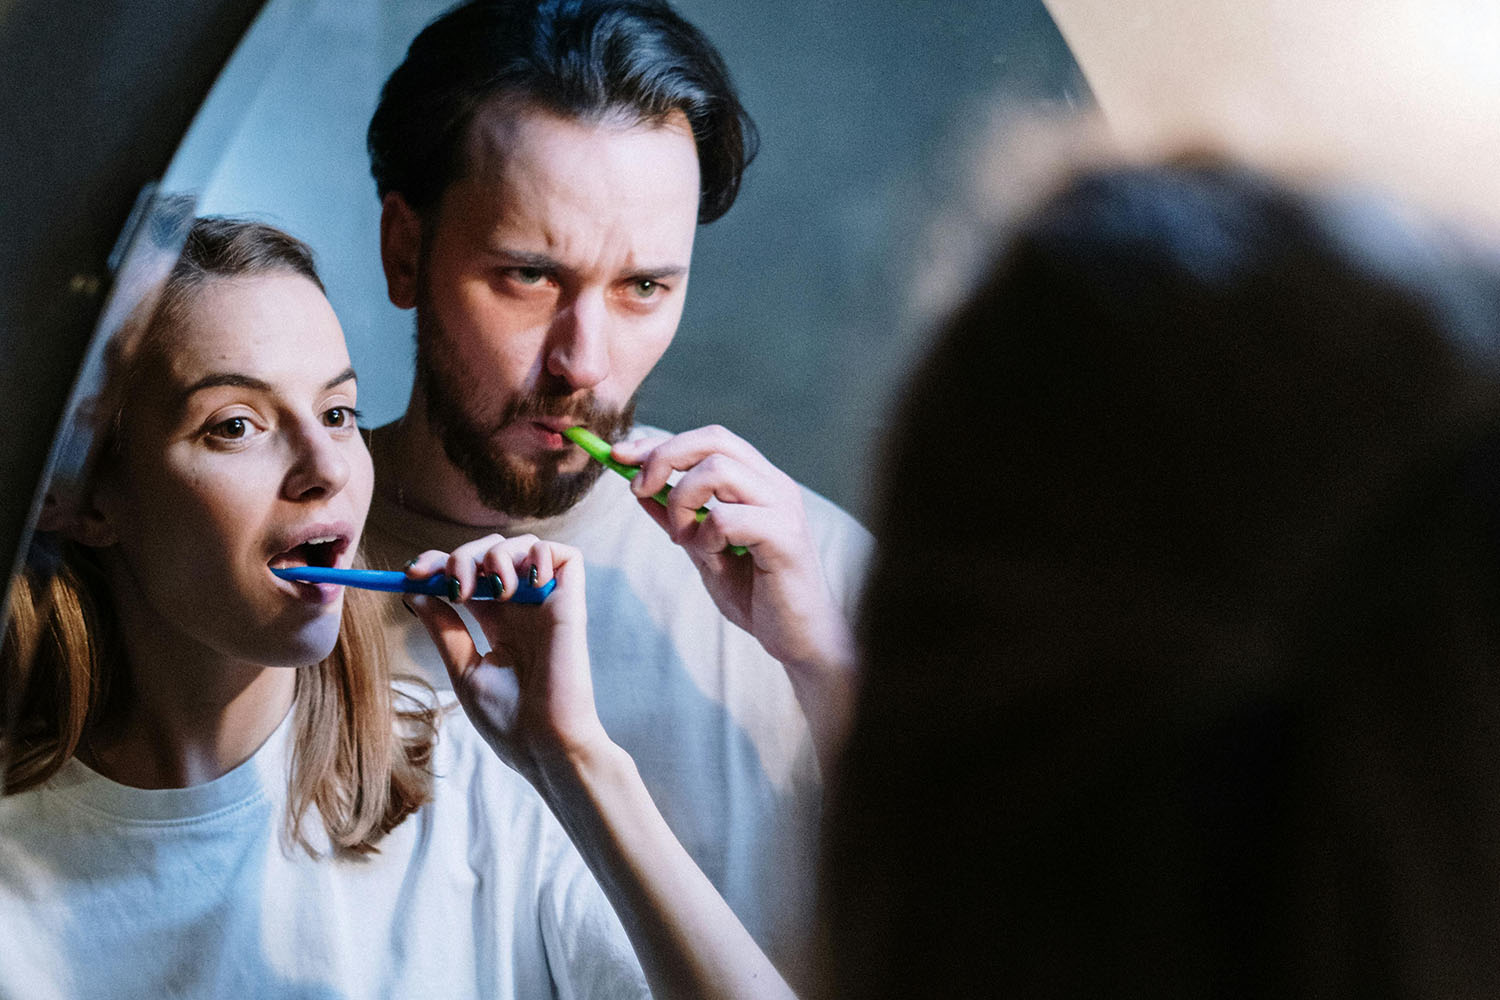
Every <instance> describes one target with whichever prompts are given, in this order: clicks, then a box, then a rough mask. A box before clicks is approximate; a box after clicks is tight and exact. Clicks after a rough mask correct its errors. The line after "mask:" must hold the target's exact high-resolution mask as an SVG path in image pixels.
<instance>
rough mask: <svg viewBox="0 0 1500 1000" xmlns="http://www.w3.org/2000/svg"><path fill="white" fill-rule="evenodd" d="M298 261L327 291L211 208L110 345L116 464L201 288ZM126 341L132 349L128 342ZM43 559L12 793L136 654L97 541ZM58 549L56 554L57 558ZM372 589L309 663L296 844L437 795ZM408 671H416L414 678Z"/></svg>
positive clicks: (392, 815)
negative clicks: (149, 372) (155, 292)
mask: <svg viewBox="0 0 1500 1000" xmlns="http://www.w3.org/2000/svg"><path fill="white" fill-rule="evenodd" d="M277 271H282V272H286V271H290V272H292V273H294V274H300V275H302V276H303V277H305V278H307V279H308V280H310V281H312V282H313V283H314V284H315V285H317V286H318V288H319V289H320V290H321V289H322V288H323V283H322V281H321V280H319V278H318V275H317V271H316V270H315V269H314V267H313V258H312V252H311V251H310V250H309V249H308V247H307V246H306V245H305V244H303V243H302V242H300V241H299V240H297V239H295V238H293V237H291V236H288V235H287V234H286V233H283V232H281V231H280V230H277V229H274V228H272V227H270V226H266V225H262V224H260V223H254V222H246V221H242V220H235V219H222V218H206V219H199V220H198V221H197V222H195V223H194V225H193V228H192V231H191V233H190V234H189V236H188V240H187V244H186V246H185V247H184V249H183V252H182V256H181V257H180V258H179V260H178V262H177V264H176V265H175V266H174V267H173V269H172V273H171V275H170V276H169V277H168V279H167V282H166V285H165V287H164V289H163V290H162V292H161V295H160V296H159V298H158V299H157V300H156V303H155V305H154V306H153V307H152V309H151V311H150V314H149V318H148V320H147V322H146V323H145V324H144V327H143V328H142V329H143V332H142V333H141V334H140V336H139V337H138V338H130V339H122V340H121V341H120V342H119V343H118V344H112V345H111V356H110V361H109V374H108V378H107V380H106V381H107V383H113V386H110V385H106V389H105V393H104V397H103V398H104V399H106V400H109V401H110V402H109V403H107V404H106V405H104V406H102V407H101V408H100V412H101V413H102V414H103V420H102V421H101V422H100V424H101V426H100V428H99V430H100V437H99V441H98V444H97V450H98V451H99V453H100V454H101V456H102V458H101V462H102V463H103V464H105V465H107V464H108V462H109V461H110V459H111V457H112V456H118V454H119V451H120V443H121V439H122V437H123V435H124V433H125V432H126V425H127V420H126V417H127V414H126V410H127V406H126V403H125V401H126V400H128V399H129V398H130V397H131V396H132V395H133V393H132V392H131V387H132V385H133V384H134V383H136V382H137V381H138V380H139V379H141V378H142V377H143V373H144V372H145V371H146V369H147V368H148V367H149V365H148V361H149V360H150V359H151V358H153V357H156V356H158V354H159V352H160V350H161V349H162V341H163V334H164V332H165V331H169V330H171V329H173V328H175V326H176V325H177V324H179V323H180V322H181V320H182V315H183V312H184V309H185V307H186V306H187V304H188V303H189V302H190V300H191V297H192V295H193V294H194V292H195V291H196V290H198V289H200V288H201V287H202V286H203V285H204V284H205V283H206V282H208V281H211V280H218V279H226V278H234V277H242V276H246V275H253V274H264V273H268V272H277ZM122 344H123V345H128V346H121V345H122ZM33 549H34V552H35V553H39V554H40V555H41V556H42V558H41V559H40V560H37V561H39V562H44V563H45V562H51V563H53V564H54V565H52V566H46V567H43V568H40V569H38V568H33V567H31V566H28V568H27V569H26V570H25V571H24V572H23V573H21V574H20V575H19V576H18V578H17V579H16V581H15V583H14V585H13V591H12V595H11V609H10V611H11V613H10V622H9V624H8V626H7V628H6V634H5V643H4V646H3V649H0V669H3V673H0V676H3V677H4V678H6V681H7V683H6V688H5V690H4V691H3V692H0V707H3V708H4V709H5V710H6V711H5V713H4V715H0V718H10V719H11V720H13V725H12V727H11V728H10V730H9V731H8V732H6V733H4V734H0V761H3V764H4V776H5V793H6V794H14V793H17V792H22V791H25V790H26V789H28V788H32V787H34V786H36V785H39V784H41V783H43V782H45V781H46V780H47V779H48V778H50V777H52V775H54V774H56V773H57V771H58V769H59V768H61V767H62V766H63V764H64V763H66V762H67V760H68V759H69V758H70V757H72V756H73V755H74V754H75V753H76V752H77V751H78V748H79V744H80V741H81V740H83V738H84V731H85V730H86V729H87V728H88V727H90V726H92V725H95V724H97V723H98V722H100V721H101V720H103V719H104V718H106V717H107V716H108V715H109V714H110V712H111V711H112V710H113V709H114V707H115V706H116V705H118V703H119V699H118V692H119V688H120V687H121V682H122V677H121V676H120V673H121V671H120V667H121V665H122V664H123V663H124V662H125V653H124V650H123V648H122V647H121V644H120V641H119V635H118V631H117V628H116V625H115V620H114V611H113V607H112V605H111V603H110V601H109V599H108V594H109V591H108V588H107V586H106V583H105V579H104V574H103V571H102V567H101V565H100V563H99V561H98V558H97V555H96V554H95V553H94V551H93V550H91V549H89V548H87V547H86V546H83V545H81V544H79V543H77V542H74V541H71V540H67V539H64V538H61V537H59V536H55V535H50V534H39V536H38V539H37V541H36V542H35V543H34V544H33ZM48 554H50V555H51V558H50V559H48V558H46V557H47V555H48ZM374 602H375V599H374V598H373V595H369V594H365V593H363V592H359V591H349V592H347V593H346V594H345V597H344V609H343V618H342V621H341V626H340V630H339V637H338V642H337V644H336V645H335V646H334V649H333V651H332V652H331V653H330V654H329V655H328V656H327V657H326V658H325V659H323V660H322V661H321V662H319V663H318V664H316V665H315V666H310V667H306V668H303V669H301V670H299V671H298V672H297V681H296V695H295V706H294V708H293V712H294V714H295V722H294V725H295V726H296V731H295V734H294V736H293V749H292V755H291V766H290V769H289V771H288V775H287V791H288V797H287V810H286V816H285V822H284V827H283V832H284V836H285V838H286V840H287V842H288V843H296V844H299V845H301V846H302V847H303V848H304V849H305V850H307V851H308V852H309V853H310V854H316V853H317V852H316V849H315V848H314V846H313V844H312V841H311V840H310V839H309V838H308V836H307V834H306V833H305V831H304V830H303V826H302V824H303V820H304V818H305V817H306V815H307V812H308V809H309V807H316V809H317V813H318V816H319V817H320V818H321V820H322V822H323V827H324V829H325V830H326V831H327V834H328V839H329V842H330V843H331V844H332V846H333V849H334V850H335V851H338V852H352V853H358V854H365V853H370V852H373V851H375V850H376V846H375V845H376V843H377V842H378V841H379V839H380V838H381V837H382V836H383V835H384V834H385V833H387V832H388V831H390V830H392V829H394V828H395V827H396V825H397V824H399V823H400V822H401V821H402V820H403V819H405V818H406V817H407V816H408V815H409V814H410V813H411V812H413V811H414V810H415V809H417V808H418V807H420V806H421V805H422V804H423V803H424V802H426V801H427V800H428V798H429V797H430V795H431V788H432V775H431V772H430V770H429V764H430V760H431V755H432V747H433V743H434V741H435V739H436V733H437V723H438V711H437V709H436V708H435V707H434V705H433V704H432V699H431V698H430V697H427V698H424V697H423V692H424V690H425V692H426V694H427V695H429V696H430V695H431V690H430V689H428V688H426V686H425V685H423V684H422V682H420V681H417V680H415V679H409V680H410V683H411V685H412V690H411V691H410V692H408V691H407V690H404V689H403V688H402V687H397V686H395V685H394V683H393V680H394V679H393V677H392V675H391V670H390V664H389V661H388V658H387V656H386V648H385V642H384V637H383V635H382V632H381V627H380V610H379V608H378V606H377V605H376V604H375V603H374ZM403 680H404V681H405V680H407V679H403Z"/></svg>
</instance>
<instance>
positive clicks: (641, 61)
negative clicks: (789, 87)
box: [366, 0, 756, 222]
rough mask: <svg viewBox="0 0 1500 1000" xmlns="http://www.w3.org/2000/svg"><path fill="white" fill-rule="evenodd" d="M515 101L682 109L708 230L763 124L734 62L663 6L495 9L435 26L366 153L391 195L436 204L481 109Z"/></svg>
mask: <svg viewBox="0 0 1500 1000" xmlns="http://www.w3.org/2000/svg"><path fill="white" fill-rule="evenodd" d="M497 97H506V98H512V99H517V100H520V101H524V102H528V103H532V104H536V105H538V106H540V107H543V108H546V109H548V110H551V111H555V112H557V113H559V114H562V115H565V116H568V117H571V118H583V119H590V118H599V117H603V116H606V115H609V114H615V113H619V112H621V111H623V112H626V113H629V114H633V115H635V116H637V117H638V119H639V120H641V121H659V120H661V119H663V118H665V117H666V116H667V115H669V114H671V113H672V112H673V111H679V110H680V111H682V112H683V113H684V114H685V115H686V116H687V119H688V122H689V124H690V125H691V126H692V130H693V139H694V141H695V142H696V143H697V147H698V163H699V170H700V172H701V177H702V181H701V183H702V188H701V194H700V196H699V202H698V221H699V222H712V221H713V220H715V219H717V218H719V217H720V216H721V215H723V214H724V213H725V212H727V211H729V207H730V206H731V205H732V204H734V199H735V195H736V194H737V193H738V192H739V187H740V177H741V176H742V175H743V173H744V170H745V167H746V166H747V165H748V164H749V163H750V160H751V158H753V157H754V155H755V149H756V133H755V126H754V123H752V122H751V120H750V116H749V115H748V114H746V112H745V109H744V108H743V107H742V106H741V105H740V101H739V97H738V95H737V94H736V93H735V89H734V85H733V83H732V82H731V81H730V79H729V72H728V70H727V69H726V68H725V66H724V61H723V59H722V58H721V57H720V56H719V53H718V52H717V51H716V50H715V49H714V47H713V45H712V44H710V43H709V41H708V39H707V38H706V37H704V35H703V33H702V32H700V31H699V30H698V29H697V28H695V27H693V26H692V25H691V24H688V23H687V22H686V21H684V20H683V19H682V18H681V17H680V16H678V14H677V13H676V12H675V11H674V10H673V9H672V8H671V7H670V6H669V5H668V4H666V3H665V2H661V0H542V2H540V3H538V2H535V0H491V2H477V3H467V4H462V5H460V6H458V7H455V8H453V9H452V10H450V11H448V13H446V14H444V15H443V16H442V17H440V18H438V19H437V20H436V21H433V22H432V23H431V24H429V25H428V26H427V27H426V28H424V29H423V30H422V33H421V34H419V35H418V36H417V37H416V40H415V41H413V42H412V44H411V48H409V49H408V50H407V53H406V59H405V60H404V61H403V62H402V63H401V65H400V66H398V67H397V68H396V71H395V72H394V73H392V74H391V77H390V79H389V80H387V81H386V84H385V88H384V89H383V90H382V91H381V95H380V104H379V106H378V107H376V109H375V114H374V116H373V117H372V118H371V119H370V129H369V133H368V135H367V137H366V145H367V147H368V149H369V152H370V173H371V175H372V176H374V178H375V186H376V189H377V190H378V192H379V194H380V197H381V198H384V197H385V196H386V194H387V193H389V192H391V191H399V192H400V193H401V195H402V196H403V197H404V198H405V199H406V201H407V203H408V204H409V205H411V206H412V208H414V209H416V210H417V211H419V212H420V211H424V210H426V209H429V208H431V207H433V206H435V205H436V204H437V202H438V200H439V199H440V198H441V197H442V194H443V191H444V190H445V189H446V188H447V187H448V185H449V184H450V183H452V182H453V181H454V180H456V179H457V178H458V177H459V176H460V175H461V173H462V171H463V169H464V164H463V140H464V137H465V135H466V134H467V132H468V128H469V123H470V122H471V121H472V120H473V118H474V114H475V112H477V111H478V110H479V109H480V108H481V107H482V106H483V105H485V104H486V103H487V102H489V101H490V100H492V99H494V98H497Z"/></svg>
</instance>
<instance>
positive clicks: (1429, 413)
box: [823, 160, 1500, 997]
mask: <svg viewBox="0 0 1500 1000" xmlns="http://www.w3.org/2000/svg"><path fill="white" fill-rule="evenodd" d="M1497 324H1500V272H1497V270H1496V268H1495V266H1494V264H1493V262H1491V261H1489V260H1487V259H1485V258H1483V257H1481V256H1479V255H1478V254H1477V252H1475V251H1473V250H1472V249H1463V248H1460V247H1459V246H1458V245H1457V244H1455V243H1454V242H1452V241H1446V240H1444V239H1441V238H1440V237H1439V236H1438V235H1436V234H1435V233H1433V232H1431V231H1423V230H1419V229H1417V228H1415V227H1414V226H1413V225H1412V224H1411V223H1410V222H1409V221H1407V220H1405V219H1403V218H1402V217H1401V216H1400V215H1399V214H1397V213H1396V212H1395V211H1393V210H1391V209H1389V208H1387V207H1384V206H1382V205H1381V204H1380V203H1379V202H1377V201H1376V200H1374V199H1371V198H1367V197H1359V196H1354V195H1346V194H1321V195H1313V194H1307V193H1303V192H1301V191H1298V190H1294V189H1292V188H1290V187H1288V186H1285V185H1283V184H1282V183H1279V182H1278V181H1276V180H1274V179H1272V178H1269V177H1267V176H1264V175H1260V174H1256V173H1253V172H1250V171H1247V170H1244V169H1240V168H1237V167H1235V166H1232V165H1228V164H1223V163H1219V162H1213V161H1205V160H1184V161H1180V162H1175V163H1172V164H1168V165H1164V166H1154V167H1139V168H1113V169H1106V170H1100V171H1095V172H1092V173H1088V174H1085V175H1082V176H1078V177H1076V178H1074V179H1072V180H1071V181H1070V182H1069V183H1067V184H1066V185H1065V186H1064V187H1062V188H1061V190H1059V191H1058V192H1057V193H1055V194H1054V195H1053V196H1052V197H1050V198H1049V199H1047V200H1046V201H1045V202H1044V203H1043V204H1042V205H1041V206H1040V207H1039V208H1037V209H1036V210H1035V211H1034V212H1032V214H1030V215H1029V216H1028V217H1027V218H1025V219H1024V220H1022V221H1021V222H1020V224H1019V225H1018V226H1017V227H1016V228H1015V229H1014V231H1013V232H1012V233H1011V234H1010V235H1009V237H1008V239H1007V240H1006V241H1005V242H1004V244H1003V246H1002V248H1001V251H1000V253H999V256H998V259H997V260H996V262H995V263H994V265H993V267H992V268H991V270H990V271H989V273H988V276H987V278H986V279H985V280H984V281H983V282H982V284H981V286H980V287H979V288H977V289H976V291H975V292H974V294H973V295H972V297H971V298H970V299H969V300H968V302H967V304H966V305H965V306H963V307H962V308H961V309H960V310H959V311H958V313H957V314H956V315H955V316H954V317H953V318H952V319H951V321H950V322H949V323H948V325H947V327H946V329H945V331H944V332H943V333H942V335H941V337H940V338H939V340H938V342H937V344H936V346H935V348H934V349H933V351H932V352H931V354H930V356H929V357H928V359H927V361H926V363H925V366H924V367H923V368H922V370H921V371H920V373H919V374H918V375H917V376H916V378H915V379H914V380H913V381H912V383H911V385H910V386H909V388H908V391H907V394H906V396H905V398H904V400H903V402H902V405H901V407H900V412H899V415H898V417H897V420H896V423H895V427H894V430H893V432H892V434H891V436H890V439H889V447H888V450H887V455H888V460H887V461H886V462H885V463H884V464H885V467H886V468H888V469H890V470H893V472H892V475H891V477H890V479H889V481H888V482H887V483H886V484H885V486H884V489H883V492H882V494H881V501H880V504H881V505H880V508H879V511H878V514H877V519H876V534H877V537H878V540H879V550H878V551H879V554H878V558H877V561H876V564H875V566H874V570H873V573H872V577H871V579H870V581H869V585H868V589H867V592H866V597H865V601H864V606H863V610H862V617H861V622H860V640H861V645H862V655H863V659H864V664H865V670H866V675H865V686H864V688H863V690H862V693H861V696H860V702H859V705H858V709H857V716H856V722H855V726H854V731H853V734H852V737H851V741H850V744H849V746H848V749H847V753H846V756H845V759H844V762H843V770H842V772H841V774H840V775H839V781H838V783H837V786H836V792H835V796H834V800H833V802H832V803H831V806H830V817H829V819H830V822H829V827H828V833H827V839H826V842H825V851H824V862H825V881H824V903H825V913H824V916H825V923H824V933H825V935H826V940H825V941H824V942H823V944H824V945H825V947H824V961H825V968H826V971H827V973H828V984H829V986H830V990H829V995H832V996H839V997H875V996H890V997H897V996H901V997H911V996H919V995H932V996H979V995H1015V996H1027V997H1037V996H1090V995H1097V996H1105V995H1108V996H1115V997H1119V996H1132V995H1148V994H1149V995H1152V996H1189V995H1191V996H1235V995H1247V996H1248V995H1266V996H1270V995H1314V994H1316V995H1330V996H1333V995H1339V996H1343V995H1412V996H1415V995H1428V994H1430V995H1434V996H1437V995H1442V996H1451V995H1463V994H1466V993H1468V992H1483V991H1493V988H1494V987H1495V986H1496V981H1495V979H1494V978H1492V976H1493V972H1494V969H1495V966H1496V964H1497V963H1496V961H1495V958H1494V947H1493V942H1494V940H1495V939H1496V935H1497V933H1500V893H1497V891H1496V890H1495V885H1497V884H1500V847H1497V843H1500V836H1497V835H1500V683H1497V674H1496V669H1495V664H1496V663H1497V662H1500V546H1497V544H1496V539H1497V537H1500V536H1497V534H1496V531H1497V519H1496V511H1497V510H1500V504H1497V501H1496V500H1495V496H1496V493H1497V489H1500V448H1497V447H1496V442H1495V438H1494V434H1495V429H1496V427H1497V426H1500V425H1497V421H1496V418H1497V413H1500V371H1497V365H1496V359H1497V356H1500V355H1497V351H1500V329H1497ZM914 576H915V577H920V578H921V579H923V580H924V581H925V582H926V589H928V590H930V592H931V594H932V596H931V597H929V598H924V599H922V600H911V598H910V591H911V588H910V586H909V581H910V580H911V579H912V578H913V577H914Z"/></svg>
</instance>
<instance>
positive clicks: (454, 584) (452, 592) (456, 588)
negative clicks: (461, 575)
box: [448, 577, 463, 601]
mask: <svg viewBox="0 0 1500 1000" xmlns="http://www.w3.org/2000/svg"><path fill="white" fill-rule="evenodd" d="M461 593H463V584H461V583H459V582H458V579H457V578H456V577H454V578H450V579H449V580H448V600H450V601H456V600H458V595H459V594H461Z"/></svg>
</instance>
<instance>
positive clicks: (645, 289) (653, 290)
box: [630, 278, 661, 299]
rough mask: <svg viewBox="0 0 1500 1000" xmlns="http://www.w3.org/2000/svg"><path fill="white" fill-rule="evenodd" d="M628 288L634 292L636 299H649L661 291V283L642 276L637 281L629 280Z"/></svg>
mask: <svg viewBox="0 0 1500 1000" xmlns="http://www.w3.org/2000/svg"><path fill="white" fill-rule="evenodd" d="M630 290H631V291H632V292H633V293H635V297H636V298H638V299H649V298H651V297H652V296H654V295H656V294H658V293H659V292H661V283H660V282H657V281H652V280H651V279H650V278H642V279H641V280H639V281H633V282H631V283H630Z"/></svg>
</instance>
